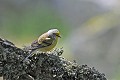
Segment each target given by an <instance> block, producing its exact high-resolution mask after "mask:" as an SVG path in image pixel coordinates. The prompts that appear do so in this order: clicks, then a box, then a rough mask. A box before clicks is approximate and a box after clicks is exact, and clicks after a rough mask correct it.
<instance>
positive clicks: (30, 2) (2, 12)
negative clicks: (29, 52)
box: [0, 0, 120, 80]
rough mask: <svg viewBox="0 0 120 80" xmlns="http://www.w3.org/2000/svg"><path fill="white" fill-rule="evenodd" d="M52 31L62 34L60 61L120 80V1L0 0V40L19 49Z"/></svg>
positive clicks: (58, 46) (110, 79)
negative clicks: (93, 69)
mask: <svg viewBox="0 0 120 80" xmlns="http://www.w3.org/2000/svg"><path fill="white" fill-rule="evenodd" d="M51 28H58V29H59V30H60V32H61V35H62V38H61V39H60V40H59V42H58V45H57V48H61V47H63V48H64V51H65V52H64V54H63V55H62V56H63V57H65V58H66V59H68V60H70V61H73V60H76V62H77V63H79V64H80V65H82V64H87V65H88V66H90V67H95V69H97V70H98V71H99V72H101V73H105V75H106V77H107V78H108V79H109V80H119V79H120V76H119V75H120V70H119V68H120V61H119V59H120V49H119V48H120V42H119V41H120V1H119V0H0V37H2V38H5V39H8V40H10V41H12V42H14V43H15V44H16V45H17V46H18V47H21V48H22V47H23V46H24V45H29V44H30V43H31V42H32V41H34V40H35V39H36V38H37V37H38V36H39V35H41V34H42V33H43V32H46V31H48V30H49V29H51ZM1 79H2V78H1Z"/></svg>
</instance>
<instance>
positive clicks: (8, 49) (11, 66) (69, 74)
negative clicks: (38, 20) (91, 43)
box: [0, 38, 107, 80]
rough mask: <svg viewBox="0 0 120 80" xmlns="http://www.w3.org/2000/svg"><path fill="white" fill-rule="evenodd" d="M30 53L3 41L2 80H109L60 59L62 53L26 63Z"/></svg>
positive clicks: (36, 57) (0, 47)
mask: <svg viewBox="0 0 120 80" xmlns="http://www.w3.org/2000/svg"><path fill="white" fill-rule="evenodd" d="M28 52H29V51H27V50H23V49H20V48H17V47H16V46H15V45H14V44H13V43H11V42H10V41H8V40H4V39H1V38H0V77H3V79H4V80H107V79H106V78H105V75H104V74H102V73H99V72H98V71H97V70H95V68H90V67H88V66H87V65H78V64H77V63H75V62H70V61H67V60H66V59H64V58H63V57H61V56H60V55H61V54H62V53H63V49H55V50H54V51H52V52H49V53H44V52H38V54H34V55H33V56H31V57H29V58H28V60H27V61H26V62H23V60H24V59H25V57H27V55H28Z"/></svg>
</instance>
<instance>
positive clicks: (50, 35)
mask: <svg viewBox="0 0 120 80" xmlns="http://www.w3.org/2000/svg"><path fill="white" fill-rule="evenodd" d="M58 38H61V36H60V32H59V30H58V29H50V30H48V31H47V32H46V33H44V34H42V35H41V36H39V38H38V39H36V40H35V41H33V42H32V43H31V45H30V46H29V47H27V48H28V49H29V50H30V53H29V55H28V56H27V57H26V58H25V59H24V61H26V60H27V59H28V58H29V57H30V56H31V55H32V54H33V52H34V51H36V50H39V51H42V52H48V51H51V50H52V49H53V48H54V47H55V46H56V44H57V42H58Z"/></svg>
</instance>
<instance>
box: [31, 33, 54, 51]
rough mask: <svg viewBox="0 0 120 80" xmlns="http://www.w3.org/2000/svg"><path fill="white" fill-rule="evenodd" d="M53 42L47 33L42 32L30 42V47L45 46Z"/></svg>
mask: <svg viewBox="0 0 120 80" xmlns="http://www.w3.org/2000/svg"><path fill="white" fill-rule="evenodd" d="M53 42H54V39H51V38H49V37H48V35H47V34H43V35H41V36H40V37H39V39H38V40H35V41H34V42H33V43H32V44H31V49H32V50H34V49H39V48H43V47H47V46H50V45H52V43H53Z"/></svg>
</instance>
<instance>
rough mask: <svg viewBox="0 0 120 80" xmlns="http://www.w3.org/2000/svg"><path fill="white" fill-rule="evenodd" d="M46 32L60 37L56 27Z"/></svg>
mask: <svg viewBox="0 0 120 80" xmlns="http://www.w3.org/2000/svg"><path fill="white" fill-rule="evenodd" d="M47 33H48V35H54V36H57V37H60V38H61V36H60V32H59V30H58V29H50V30H49V31H48V32H47Z"/></svg>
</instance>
